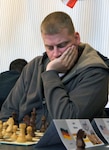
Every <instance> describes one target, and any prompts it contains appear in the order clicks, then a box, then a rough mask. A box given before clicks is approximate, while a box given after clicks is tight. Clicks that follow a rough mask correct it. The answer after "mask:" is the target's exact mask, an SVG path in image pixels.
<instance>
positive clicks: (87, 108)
mask: <svg viewBox="0 0 109 150" xmlns="http://www.w3.org/2000/svg"><path fill="white" fill-rule="evenodd" d="M42 80H43V85H44V93H45V99H46V104H47V107H48V110H49V112H50V114H51V116H52V117H53V118H55V119H66V118H67V119H68V118H89V119H90V120H91V119H93V118H94V117H98V116H100V115H102V111H103V109H104V106H105V105H106V103H107V81H108V75H107V72H106V71H105V70H104V69H101V68H88V69H87V70H85V71H83V72H82V73H81V74H78V76H73V77H72V79H70V81H68V82H67V83H62V81H61V79H60V78H59V76H58V74H57V73H56V72H55V71H48V72H44V73H43V74H42Z"/></svg>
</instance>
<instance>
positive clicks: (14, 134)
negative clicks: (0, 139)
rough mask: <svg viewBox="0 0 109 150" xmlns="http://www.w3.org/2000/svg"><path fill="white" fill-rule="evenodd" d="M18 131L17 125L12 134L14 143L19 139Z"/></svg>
mask: <svg viewBox="0 0 109 150" xmlns="http://www.w3.org/2000/svg"><path fill="white" fill-rule="evenodd" d="M17 129H18V126H17V125H14V126H13V134H12V136H11V140H12V141H16V139H17V137H18V135H17V133H16V132H17Z"/></svg>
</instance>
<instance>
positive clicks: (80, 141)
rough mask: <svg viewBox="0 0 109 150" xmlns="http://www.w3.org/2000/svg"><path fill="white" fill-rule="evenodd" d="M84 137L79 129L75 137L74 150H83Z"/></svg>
mask: <svg viewBox="0 0 109 150" xmlns="http://www.w3.org/2000/svg"><path fill="white" fill-rule="evenodd" d="M85 137H86V134H85V132H84V131H83V130H82V129H80V130H79V131H78V132H77V137H76V146H77V149H76V150H84V149H85V142H84V140H83V139H84V138H85Z"/></svg>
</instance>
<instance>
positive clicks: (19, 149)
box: [0, 144, 109, 150]
mask: <svg viewBox="0 0 109 150" xmlns="http://www.w3.org/2000/svg"><path fill="white" fill-rule="evenodd" d="M0 150H66V148H65V147H64V146H63V145H54V146H49V147H43V148H35V147H34V146H17V145H6V144H1V145H0ZM86 150H109V147H108V148H107V147H106V145H103V146H96V147H90V148H87V149H86Z"/></svg>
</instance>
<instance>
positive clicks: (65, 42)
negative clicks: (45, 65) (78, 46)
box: [56, 41, 70, 46]
mask: <svg viewBox="0 0 109 150" xmlns="http://www.w3.org/2000/svg"><path fill="white" fill-rule="evenodd" d="M69 42H70V41H64V42H62V43H59V44H57V45H56V46H58V45H61V44H67V43H69Z"/></svg>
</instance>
